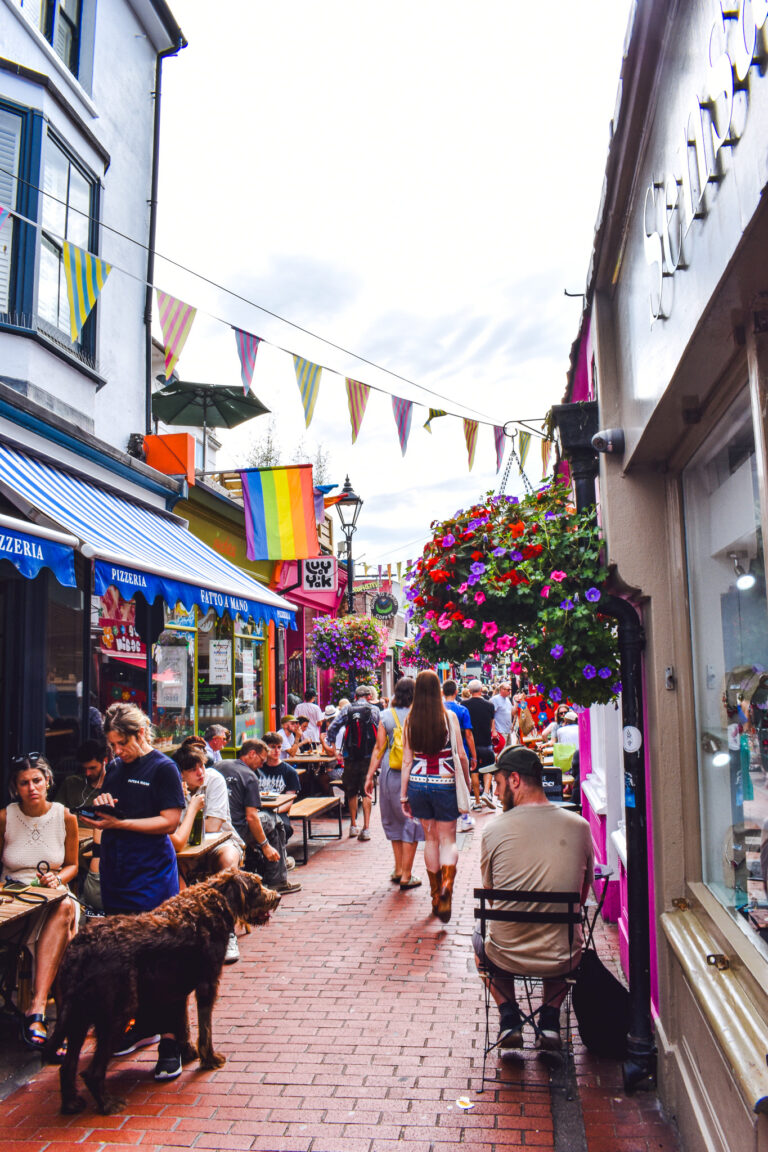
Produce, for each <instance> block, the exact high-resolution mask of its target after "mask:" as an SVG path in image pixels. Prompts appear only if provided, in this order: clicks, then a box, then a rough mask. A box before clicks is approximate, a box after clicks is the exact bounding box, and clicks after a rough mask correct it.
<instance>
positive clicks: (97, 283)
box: [64, 240, 112, 344]
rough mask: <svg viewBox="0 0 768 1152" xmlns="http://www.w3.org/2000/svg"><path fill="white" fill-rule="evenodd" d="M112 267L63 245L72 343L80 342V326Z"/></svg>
mask: <svg viewBox="0 0 768 1152" xmlns="http://www.w3.org/2000/svg"><path fill="white" fill-rule="evenodd" d="M111 271H112V265H111V264H107V262H106V260H99V258H98V256H92V255H91V253H90V252H85V251H84V250H83V249H82V248H77V247H75V245H74V244H70V243H69V241H68V240H65V241H64V272H65V275H66V278H67V299H68V300H69V333H70V336H71V337H72V343H73V344H76V343H77V341H78V340H79V339H80V333H81V332H82V330H83V324H85V322H86V320H87V319H88V317H89V316H90V314H91V309H92V308H93V306H94V304H95V303H96V301H97V300H98V298H99V296H100V294H101V290H102V288H103V287H104V285H105V284H106V282H107V276H109V274H110V272H111Z"/></svg>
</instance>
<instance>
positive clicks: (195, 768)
mask: <svg viewBox="0 0 768 1152" xmlns="http://www.w3.org/2000/svg"><path fill="white" fill-rule="evenodd" d="M206 758H207V757H206V751H205V749H204V748H195V747H190V748H189V750H188V751H187V752H184V753H183V754H182V755H181V756H180V757H179V760H178V765H179V771H180V772H181V781H182V784H183V786H184V798H185V799H186V801H187V804H186V807H185V809H184V811H183V813H182V816H181V821H180V822H179V826H178V828H177V829H176V831H175V832H171V833H170V837H171V844H173V847H174V849H175V851H176V852H181V850H182V848H184V847H185V846H186V843H187V841H188V840H189V835H190V833H191V831H192V825H193V824H194V822H195V816H196V815H197V813H198V812H199V811H200V809H201V808H202V810H203V820H204V823H203V830H204V831H205V832H207V833H216V832H229V833H230V838H229V840H225V841H224V843H223V844H218V845H217V846H216V847H215V848H213V849H211V851H210V852H206V853H205V855H204V856H202V857H200V858H199V860H197V861H196V862H195V866H193V867H192V868H190V869H188V870H187V871H186V872H185V873H184V879H185V880H186V881H187V883H189V882H190V881H191V880H192V879H195V880H198V879H201V878H202V877H203V876H206V875H207V876H212V875H213V874H214V872H220V871H221V870H222V868H239V867H240V864H241V862H242V859H243V854H244V852H245V845H244V844H243V841H242V840H241V838H240V837H239V836H238V834H237V832H236V831H235V829H234V828H233V826H232V823H231V821H230V818H229V796H228V794H227V785H226V784H225V783H224V777H223V776H222V775H221V773H220V772H216V771H215V769H213V768H206V766H205V761H206ZM179 870H180V871H181V869H179ZM239 959H240V949H239V948H238V945H237V936H236V935H235V933H234V932H231V933H230V936H229V940H228V942H227V951H226V952H225V954H224V963H225V964H234V963H235V961H236V960H239Z"/></svg>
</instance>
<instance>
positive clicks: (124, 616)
mask: <svg viewBox="0 0 768 1152" xmlns="http://www.w3.org/2000/svg"><path fill="white" fill-rule="evenodd" d="M100 605H101V615H100V616H99V628H100V629H101V642H100V647H101V651H102V652H103V653H104V655H105V656H132V657H136V658H143V657H144V656H145V654H146V648H145V646H144V641H143V640H142V639H141V637H140V636H139V633H138V631H137V629H136V602H135V601H134V600H124V599H123V597H122V596H121V595H120V593H119V592H118V591H117V589H116V588H108V589H107V591H106V593H105V594H104V595H103V596H101V597H100Z"/></svg>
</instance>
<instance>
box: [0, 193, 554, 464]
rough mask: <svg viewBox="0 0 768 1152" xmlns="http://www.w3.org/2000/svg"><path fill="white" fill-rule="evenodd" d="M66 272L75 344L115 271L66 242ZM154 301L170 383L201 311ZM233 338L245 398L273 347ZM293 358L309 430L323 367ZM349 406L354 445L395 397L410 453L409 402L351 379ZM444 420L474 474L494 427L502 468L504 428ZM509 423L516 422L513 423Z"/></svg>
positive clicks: (1, 217)
mask: <svg viewBox="0 0 768 1152" xmlns="http://www.w3.org/2000/svg"><path fill="white" fill-rule="evenodd" d="M12 216H13V217H18V219H19V220H21V221H23V222H25V223H28V224H33V225H34V224H35V221H33V220H28V219H27V217H25V216H22V215H21V214H20V213H17V212H14V211H13V210H11V209H8V208H5V207H3V206H2V205H0V229H1V228H2V227H3V225H4V224H5V223H6V222H7V220H8V219H9V217H12ZM63 252H64V272H65V276H66V283H67V296H68V299H69V306H70V328H71V336H72V340H73V342H77V340H79V338H80V333H81V332H82V328H83V325H84V324H85V322H86V320H87V319H88V316H89V315H90V313H91V312H92V310H93V307H94V305H95V303H96V301H97V300H98V298H99V296H100V294H101V292H102V289H103V288H104V285H105V284H106V281H107V277H108V276H109V274H110V272H111V271H112V269H113V267H116V266H113V265H111V264H108V263H107V262H106V261H105V260H102V259H100V258H99V257H98V256H95V255H93V253H91V252H87V251H86V250H85V249H82V248H78V247H77V246H76V245H74V244H70V243H69V242H68V241H65V242H64V245H63ZM118 270H119V271H121V272H123V273H124V274H125V275H127V276H130V277H131V278H132V279H134V280H140V277H137V276H135V275H134V274H133V273H131V272H128V271H127V270H126V269H123V268H119V269H118ZM152 287H154V289H155V296H156V298H157V306H158V316H159V320H160V327H161V330H162V333H163V343H164V348H165V375H166V379H168V378H170V376H171V374H172V373H173V370H174V368H175V367H176V365H177V364H178V362H179V359H180V357H181V354H182V352H183V350H184V346H185V344H186V342H187V339H188V337H189V334H190V331H191V329H192V325H193V323H194V321H195V317H196V315H197V311H198V310H197V309H196V308H194V307H193V306H192V305H191V304H187V303H185V302H184V301H183V300H180V299H178V298H177V297H175V296H172V295H171V294H170V293H168V292H163V291H161V290H160V289H159V288H157V287H156V286H155V285H153V286H152ZM211 315H212V314H211ZM212 318H213V319H215V320H218V321H219V322H221V323H226V321H223V320H221V318H220V317H218V316H212ZM229 327H231V328H232V331H233V332H234V335H235V344H236V349H237V355H238V360H239V363H240V376H241V380H242V384H243V391H244V392H245V393H246V394H247V393H248V391H249V390H250V389H251V388H252V386H253V373H254V369H255V365H256V354H257V352H258V348H259V345H260V344H262V343H269V341H265V340H264V338H263V337H261V336H257V335H255V334H254V333H252V332H247V331H246V330H244V329H242V328H236V327H235V326H234V325H231V324H230V325H229ZM272 347H275V348H278V350H279V351H283V352H288V349H285V348H281V347H280V346H279V345H272ZM289 354H290V355H291V356H292V358H293V363H294V369H295V372H296V382H297V384H298V387H299V393H300V396H301V402H302V406H303V409H304V419H305V422H306V426H307V428H308V427H309V425H310V423H311V421H312V417H313V416H314V412H315V406H316V404H317V400H318V396H319V394H320V380H321V376H322V372H323V368H324V366H323V365H320V364H315V363H313V362H312V361H310V360H306V359H304V358H303V357H301V356H298V355H296V354H295V353H289ZM326 371H329V372H331V373H332V374H333V375H336V376H338V375H341V373H338V372H335V371H334V369H332V368H331V369H328V368H326ZM345 384H346V391H347V401H348V406H349V415H350V423H351V429H352V443H353V444H354V443H355V441H356V440H357V437H358V435H359V433H360V427H361V424H362V421H363V416H364V414H365V409H366V405H367V403H368V398H369V396H370V393H371V390H374V391H376V392H382V393H384V394H385V395H389V396H391V399H392V413H393V416H394V420H395V427H396V430H397V436H398V440H399V442H400V451H401V453H402V455H403V456H405V453H406V451H407V448H408V440H409V438H410V434H411V423H412V418H413V408H414V405H415V402H414V401H412V400H408V399H405V398H404V397H401V396H396V395H395V394H394V393H391V392H388V390H387V389H384V388H379V387H376V386H375V385H370V384H364V383H362V382H361V381H358V380H352V379H351V378H350V377H346V378H345ZM443 416H453V417H454V418H457V419H461V420H462V423H463V429H464V440H465V443H466V447H467V464H468V467H469V470H470V471H472V468H473V466H474V462H475V454H476V450H477V440H478V430H479V426H480V424H484V425H488V426H490V427H492V428H493V436H494V446H495V451H496V472H497V474H498V472H499V471H500V469H501V465H502V462H503V459H504V447H505V432H504V427H503V426H502V425H498V424H493V423H492V422H491V421H488V420H479V419H469V418H467V417H459V416H458V414H457V413H453V412H448V411H446V410H445V409H443V408H429V415H428V417H427V420H426V422H425V424H424V427H425V428H426V430H427V431H428V432H430V433H431V432H432V427H431V424H432V421H433V420H435V419H437V418H439V417H443ZM510 423H518V422H516V421H510ZM533 434H534V435H541V437H542V449H541V454H542V465H543V472H542V479H543V478H544V477H545V476H546V474H547V467H548V464H549V454H550V443H551V442H550V440H549V438H548V437H547V436H546V435H544V434H540V433H533ZM531 435H532V433H531V432H530V431H524V430H523V429H522V427H521V429H520V432H519V438H518V457H519V461H520V471H521V472H522V469H523V466H524V464H525V459H526V456H527V454H528V450H529V448H530V443H531Z"/></svg>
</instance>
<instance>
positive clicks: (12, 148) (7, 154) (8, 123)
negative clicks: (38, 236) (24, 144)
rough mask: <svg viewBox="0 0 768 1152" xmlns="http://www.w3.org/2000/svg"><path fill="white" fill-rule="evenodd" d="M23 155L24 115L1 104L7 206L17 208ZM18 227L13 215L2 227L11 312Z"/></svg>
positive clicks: (1, 260)
mask: <svg viewBox="0 0 768 1152" xmlns="http://www.w3.org/2000/svg"><path fill="white" fill-rule="evenodd" d="M20 156H21V117H20V116H16V115H14V114H13V113H12V112H8V111H6V110H5V109H3V108H0V205H2V207H3V208H16V197H17V189H18V181H17V179H16V177H17V175H18V171H19V159H20ZM11 173H13V175H11ZM16 228H17V224H16V221H15V220H14V219H13V217H9V219H8V220H6V222H5V225H4V226H3V228H2V230H0V312H9V311H10V310H11V308H12V306H13V303H14V302H13V300H12V295H13V294H12V292H11V271H12V269H11V257H12V255H13V239H14V232H15V230H16Z"/></svg>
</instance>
